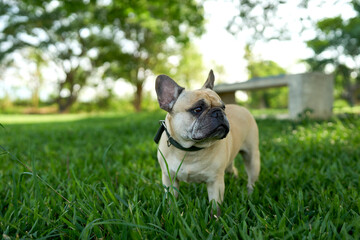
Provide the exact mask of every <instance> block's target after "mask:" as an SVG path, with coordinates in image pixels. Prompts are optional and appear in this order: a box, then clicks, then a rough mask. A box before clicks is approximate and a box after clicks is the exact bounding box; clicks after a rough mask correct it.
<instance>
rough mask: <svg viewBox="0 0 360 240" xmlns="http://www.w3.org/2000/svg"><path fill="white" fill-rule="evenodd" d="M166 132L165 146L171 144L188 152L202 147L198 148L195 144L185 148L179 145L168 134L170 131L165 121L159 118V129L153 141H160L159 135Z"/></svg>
mask: <svg viewBox="0 0 360 240" xmlns="http://www.w3.org/2000/svg"><path fill="white" fill-rule="evenodd" d="M164 131H165V132H166V135H167V137H168V140H167V146H168V147H170V146H171V145H173V146H174V147H176V148H178V149H180V150H183V151H188V152H195V151H199V150H201V149H203V148H199V147H195V146H192V147H189V148H185V147H183V146H181V144H180V143H178V142H177V141H176V140H175V139H173V138H172V137H171V135H170V133H169V132H168V130H167V128H166V125H165V121H164V120H160V128H159V130H158V131H157V133H156V135H155V137H154V141H155V143H156V144H158V143H159V141H160V138H161V135H162V133H163V132H164Z"/></svg>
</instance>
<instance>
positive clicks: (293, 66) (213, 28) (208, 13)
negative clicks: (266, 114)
mask: <svg viewBox="0 0 360 240" xmlns="http://www.w3.org/2000/svg"><path fill="white" fill-rule="evenodd" d="M239 1H240V0H239ZM239 1H237V0H223V1H221V0H208V1H205V3H204V9H205V18H206V25H205V28H206V33H205V34H204V35H203V36H202V37H200V38H198V39H194V44H195V45H196V46H197V47H198V48H199V51H200V53H201V54H202V55H203V60H204V65H205V67H206V68H207V69H209V70H210V69H212V68H214V63H216V64H217V65H221V66H223V67H224V69H225V74H224V75H223V76H222V77H223V79H221V82H226V83H233V82H240V81H246V80H248V79H247V72H246V64H247V63H246V61H245V60H244V49H245V44H246V40H248V38H249V37H250V34H249V33H247V32H246V31H243V32H239V33H238V34H236V35H235V36H234V35H232V34H230V33H229V32H228V31H227V30H226V26H227V25H228V23H229V21H230V20H231V19H232V17H233V16H235V15H236V14H237V13H238V12H237V4H238V2H239ZM298 1H299V0H291V1H287V2H286V3H285V4H283V5H282V6H281V7H280V8H279V11H278V13H277V14H278V16H281V17H282V18H283V19H284V20H285V21H286V23H287V24H288V26H289V31H290V35H291V40H290V41H279V40H272V41H270V42H264V41H260V42H258V43H257V44H256V45H255V46H254V48H253V53H254V54H255V55H256V56H258V57H259V58H261V59H263V60H272V61H275V62H276V63H278V64H279V65H280V66H281V67H283V68H285V69H286V70H287V71H288V73H290V74H295V73H303V72H306V70H307V69H306V66H305V65H304V64H302V63H299V60H300V59H305V58H308V57H311V56H312V54H313V53H312V51H311V50H310V49H308V48H307V47H306V44H305V41H306V40H310V39H312V38H314V37H315V31H314V30H313V29H309V30H307V31H305V32H302V33H301V34H300V33H299V29H300V28H301V25H300V23H299V21H298V19H299V18H300V17H302V16H305V15H310V16H311V18H313V19H314V20H320V19H323V18H328V17H334V16H338V15H341V16H342V17H343V18H345V19H346V18H350V17H352V16H354V14H355V13H354V12H353V10H352V9H351V7H350V6H349V5H348V4H347V3H348V2H349V1H348V0H340V1H339V0H328V1H325V0H315V1H310V3H312V5H310V6H309V8H308V9H303V10H299V9H298V8H297V3H298ZM320 2H321V3H322V7H321V8H320V7H318V6H317V5H318V3H320ZM18 59H19V60H18V61H17V62H18V63H19V65H20V70H19V71H17V70H13V71H10V74H7V75H6V76H5V77H6V79H5V81H3V82H2V83H1V82H0V97H2V94H3V92H4V91H3V89H5V88H6V89H9V88H10V85H11V86H12V87H14V86H15V89H17V90H16V92H17V94H16V95H17V96H18V97H21V98H29V97H30V95H31V94H30V92H29V91H28V90H27V88H26V87H24V86H23V84H24V83H23V82H21V81H16V78H18V77H22V78H26V76H27V75H29V74H28V71H27V68H28V67H29V68H31V67H32V68H34V66H31V65H29V64H28V63H26V62H22V61H21V60H20V57H18ZM56 74H59V73H58V70H57V69H56V68H53V69H50V70H47V73H46V75H47V80H48V81H49V82H50V83H51V82H53V81H56V77H55V76H56ZM216 74H217V73H216V72H215V76H216ZM205 77H206V75H205V76H204V78H205ZM204 80H205V79H204ZM154 81H155V76H154V77H152V78H150V79H149V80H148V81H147V82H146V84H145V87H144V88H145V90H147V91H150V92H153V93H154V91H153V88H154ZM1 88H3V89H1ZM50 89H51V86H50V84H49V86H47V87H46V89H45V90H44V91H43V92H42V93H41V97H42V99H44V98H46V97H47V95H48V92H49V91H50ZM132 91H133V87H131V85H130V84H128V83H125V82H124V81H118V82H117V83H116V84H115V87H114V92H115V93H117V94H118V95H120V96H124V95H128V96H129V95H130V94H131V92H132ZM94 94H95V92H94V91H93V90H91V89H89V88H88V89H86V90H85V91H84V93H83V94H82V96H81V99H82V100H84V101H86V100H89V99H90V98H91V96H93V95H94Z"/></svg>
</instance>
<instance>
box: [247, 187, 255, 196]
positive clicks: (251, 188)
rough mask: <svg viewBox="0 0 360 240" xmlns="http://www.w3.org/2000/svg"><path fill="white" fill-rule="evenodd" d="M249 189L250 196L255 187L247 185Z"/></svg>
mask: <svg viewBox="0 0 360 240" xmlns="http://www.w3.org/2000/svg"><path fill="white" fill-rule="evenodd" d="M247 191H248V196H250V195H251V194H252V193H253V192H254V187H253V186H251V185H250V186H247Z"/></svg>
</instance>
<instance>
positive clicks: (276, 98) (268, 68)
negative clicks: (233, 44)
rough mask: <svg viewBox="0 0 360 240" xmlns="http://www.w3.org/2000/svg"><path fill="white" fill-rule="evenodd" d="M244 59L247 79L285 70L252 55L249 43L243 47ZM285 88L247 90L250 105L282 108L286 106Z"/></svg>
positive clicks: (272, 74)
mask: <svg viewBox="0 0 360 240" xmlns="http://www.w3.org/2000/svg"><path fill="white" fill-rule="evenodd" d="M245 59H246V60H247V61H248V66H247V70H248V74H249V79H254V78H260V77H268V76H276V75H279V74H285V73H286V71H285V69H283V68H282V67H280V66H279V65H278V64H277V63H275V62H274V61H264V60H261V59H259V57H256V56H254V55H253V53H252V51H251V48H250V45H247V46H246V48H245ZM287 92H288V90H287V89H286V88H280V89H279V88H277V89H268V90H257V91H252V92H249V93H248V95H249V97H250V105H251V106H252V107H260V108H270V107H272V108H284V107H286V106H287V102H288V101H287V96H288V95H287Z"/></svg>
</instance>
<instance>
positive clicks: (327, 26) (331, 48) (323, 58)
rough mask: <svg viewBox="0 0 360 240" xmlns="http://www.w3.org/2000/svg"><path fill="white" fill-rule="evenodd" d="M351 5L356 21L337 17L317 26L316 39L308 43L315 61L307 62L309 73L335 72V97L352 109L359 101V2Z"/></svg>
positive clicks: (355, 1) (320, 22) (323, 21)
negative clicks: (316, 71)
mask: <svg viewBox="0 0 360 240" xmlns="http://www.w3.org/2000/svg"><path fill="white" fill-rule="evenodd" d="M351 4H352V6H353V8H354V10H355V11H356V12H357V15H356V16H355V17H353V18H350V19H348V20H344V19H342V18H341V17H340V16H338V17H334V18H327V19H323V20H321V21H319V22H318V23H317V36H316V37H315V38H314V39H312V40H310V41H308V42H307V45H308V47H310V48H311V49H312V50H313V51H314V57H313V58H310V59H306V62H307V63H308V64H309V66H310V68H311V70H318V71H325V70H326V69H329V68H330V69H334V70H333V73H334V75H335V84H336V89H337V96H338V97H341V98H343V99H345V100H346V101H347V102H348V103H349V105H350V106H353V105H355V104H356V103H358V102H359V100H360V28H359V26H360V1H359V0H354V1H352V2H351Z"/></svg>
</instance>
